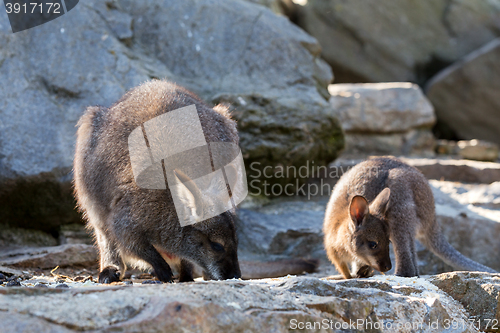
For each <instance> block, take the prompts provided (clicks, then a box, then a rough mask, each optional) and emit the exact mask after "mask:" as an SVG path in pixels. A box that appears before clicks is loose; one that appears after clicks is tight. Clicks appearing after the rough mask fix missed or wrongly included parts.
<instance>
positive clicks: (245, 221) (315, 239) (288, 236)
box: [237, 199, 326, 259]
mask: <svg viewBox="0 0 500 333" xmlns="http://www.w3.org/2000/svg"><path fill="white" fill-rule="evenodd" d="M325 206H326V200H325V199H322V200H319V201H309V202H307V201H297V200H295V201H288V202H287V201H284V202H277V203H272V204H269V205H265V206H263V207H257V208H252V209H244V208H243V209H240V210H239V211H238V218H239V221H238V224H237V226H238V228H237V231H238V238H239V246H238V249H239V255H240V256H241V257H242V258H254V257H257V258H259V256H261V257H263V258H269V257H277V258H279V257H304V258H321V259H325V256H326V254H325V251H324V249H323V236H322V228H323V218H324V215H325V212H324V210H325Z"/></svg>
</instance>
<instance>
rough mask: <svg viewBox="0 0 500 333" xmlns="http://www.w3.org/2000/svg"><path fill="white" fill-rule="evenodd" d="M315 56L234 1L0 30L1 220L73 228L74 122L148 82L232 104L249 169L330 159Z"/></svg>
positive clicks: (107, 9) (323, 75) (201, 0)
mask: <svg viewBox="0 0 500 333" xmlns="http://www.w3.org/2000/svg"><path fill="white" fill-rule="evenodd" d="M0 15H1V16H0V18H1V19H2V22H8V21H7V17H6V15H5V13H4V12H3V11H0ZM319 52H320V47H319V45H318V43H317V41H316V40H315V39H314V38H312V37H310V36H309V35H307V34H306V33H305V32H303V31H302V30H300V29H299V28H298V27H296V26H294V25H293V24H291V23H290V22H289V21H288V20H287V19H286V18H285V17H282V16H278V15H276V14H274V13H273V12H272V11H271V10H269V9H267V8H266V7H264V6H261V5H255V4H252V3H250V2H245V1H239V0H229V1H220V0H188V1H173V0H156V1H154V2H151V1H109V2H101V1H85V2H80V3H79V5H78V6H77V7H75V9H74V10H72V11H71V12H69V13H68V14H67V15H64V16H62V17H60V18H58V19H56V20H54V21H51V22H49V23H47V24H44V25H42V26H39V27H37V28H34V29H30V30H26V31H23V32H19V33H16V34H12V33H11V32H10V29H9V28H8V26H7V25H6V24H3V23H2V26H1V27H0V66H1V71H0V81H1V82H4V83H5V84H2V86H1V87H0V119H1V121H0V184H1V187H0V188H1V190H0V212H1V213H0V218H1V219H2V222H3V223H9V224H15V225H18V226H25V227H32V228H45V229H50V230H53V229H54V228H56V227H57V226H58V225H60V224H64V223H72V222H74V221H77V220H78V219H79V216H78V215H77V214H76V213H75V211H74V206H75V204H74V201H73V200H72V199H71V187H70V180H71V174H70V170H71V165H72V158H73V146H74V140H75V125H76V122H77V120H78V118H79V117H80V115H81V114H82V113H83V110H84V109H85V107H86V106H88V105H96V104H99V105H104V106H109V105H111V103H113V102H115V101H116V100H117V99H118V98H119V97H120V96H121V95H122V94H123V93H124V92H125V91H126V90H127V89H129V88H131V87H134V86H136V85H138V84H140V83H141V82H144V81H146V80H148V79H151V78H167V79H170V80H173V81H175V82H177V83H179V84H181V85H184V86H186V87H187V88H189V89H192V90H194V91H195V92H196V93H198V94H199V95H200V96H201V97H202V98H203V99H205V100H206V101H207V102H208V103H218V102H224V101H228V102H232V103H233V108H234V117H235V118H236V119H237V120H238V122H239V130H240V133H241V140H240V142H241V147H242V150H243V154H244V156H245V158H246V160H247V162H251V161H258V162H260V163H262V164H271V165H273V164H277V163H285V164H291V165H300V164H301V163H302V162H303V161H304V160H307V159H314V160H316V161H317V163H327V162H328V161H331V160H332V159H334V158H335V157H336V155H337V152H338V150H339V149H340V148H341V147H342V145H343V141H342V133H341V129H340V127H339V125H338V122H337V121H336V119H335V118H334V116H333V114H332V112H331V109H330V107H329V105H328V102H327V100H326V87H327V85H328V83H329V82H330V81H331V79H332V73H331V70H330V69H329V68H328V66H327V65H326V64H325V63H324V62H322V60H320V59H319V58H318V56H319ZM7 83H8V84H7Z"/></svg>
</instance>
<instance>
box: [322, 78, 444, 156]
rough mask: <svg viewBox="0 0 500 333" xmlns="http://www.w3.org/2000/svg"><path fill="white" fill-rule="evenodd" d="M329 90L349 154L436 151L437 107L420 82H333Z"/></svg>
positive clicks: (403, 153) (431, 152)
mask: <svg viewBox="0 0 500 333" xmlns="http://www.w3.org/2000/svg"><path fill="white" fill-rule="evenodd" d="M328 91H329V92H330V95H331V97H330V105H331V106H332V108H333V110H334V112H335V116H336V117H337V118H338V119H339V120H340V123H341V124H342V128H343V130H344V131H345V141H346V145H345V153H346V154H357V155H366V154H376V155H377V154H378V155H424V156H425V155H427V156H429V155H431V156H432V155H433V154H434V145H435V142H434V137H433V135H432V133H431V131H430V128H431V127H432V125H433V124H434V122H435V120H436V119H435V116H434V109H433V107H432V105H431V104H430V102H429V101H428V100H427V98H426V97H425V96H424V94H423V93H422V90H421V89H420V88H419V87H418V86H417V85H416V84H412V83H409V82H391V83H367V84H331V85H329V86H328Z"/></svg>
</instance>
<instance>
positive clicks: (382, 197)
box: [370, 187, 391, 215]
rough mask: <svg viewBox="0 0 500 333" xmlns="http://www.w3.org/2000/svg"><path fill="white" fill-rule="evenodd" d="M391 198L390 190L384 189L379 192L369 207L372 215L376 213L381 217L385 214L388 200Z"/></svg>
mask: <svg viewBox="0 0 500 333" xmlns="http://www.w3.org/2000/svg"><path fill="white" fill-rule="evenodd" d="M390 197H391V189H390V188H388V187H386V188H384V189H383V190H382V192H380V193H379V194H378V195H377V197H376V198H375V200H373V202H372V204H371V205H370V210H371V211H372V212H373V213H375V212H376V213H378V214H381V215H385V213H387V208H389V199H390Z"/></svg>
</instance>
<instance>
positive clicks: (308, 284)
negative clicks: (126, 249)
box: [0, 276, 500, 332]
mask: <svg viewBox="0 0 500 333" xmlns="http://www.w3.org/2000/svg"><path fill="white" fill-rule="evenodd" d="M447 278H448V277H447V276H437V277H433V278H431V279H423V278H409V279H408V278H398V277H394V276H377V277H372V278H370V279H359V280H356V279H354V280H346V281H332V280H328V279H319V278H314V277H285V278H279V279H266V280H250V281H237V280H230V281H223V282H194V283H182V284H162V285H134V286H129V287H95V284H94V287H92V286H90V285H88V283H87V285H88V286H86V287H83V286H81V287H79V288H78V287H74V288H69V289H64V290H61V289H53V288H44V289H40V288H26V287H24V288H3V287H1V286H0V310H1V311H0V314H1V315H2V316H4V315H11V316H10V318H12V319H9V320H7V321H5V322H6V323H8V324H9V326H8V327H7V329H10V331H13V329H14V328H16V327H22V326H21V325H22V323H20V322H19V321H21V320H22V321H24V322H27V323H33V324H34V325H41V323H43V322H45V321H47V322H50V325H47V327H48V328H51V329H52V330H53V331H56V332H57V331H61V332H67V331H71V330H75V331H77V330H96V331H98V332H149V331H159V332H160V331H161V332H165V331H168V332H201V331H203V332H288V331H289V330H296V329H298V328H299V327H296V326H294V325H298V323H299V322H302V323H303V325H310V327H309V326H305V327H304V330H303V331H315V332H327V331H328V332H332V331H333V332H342V331H346V330H348V329H350V330H352V331H356V332H365V331H366V332H380V331H384V332H416V331H418V332H445V331H450V330H449V329H448V330H446V325H447V323H448V321H449V322H450V324H451V322H456V323H457V324H458V326H459V328H458V329H456V330H453V332H478V331H477V330H476V329H475V328H474V327H470V326H468V325H467V320H468V319H469V318H470V317H469V313H468V312H467V311H466V309H464V307H463V306H462V304H460V303H459V302H457V301H456V300H455V299H453V297H455V296H453V295H452V296H450V295H449V294H447V293H445V292H443V291H441V290H440V289H439V288H438V287H436V286H435V285H434V284H432V283H430V282H429V281H430V280H431V281H434V280H435V279H440V280H446V279H447ZM492 281H493V280H492ZM494 284H495V288H498V285H500V284H499V283H498V282H494ZM457 296H460V295H457ZM68 309H70V311H68ZM323 320H324V321H323ZM368 322H370V323H371V325H372V328H371V329H369V326H368V327H366V326H364V325H369V324H368ZM315 323H316V324H315ZM322 323H326V325H327V326H326V327H324V326H322ZM358 323H359V326H357V325H358ZM412 323H413V325H416V326H415V327H416V328H414V329H405V328H404V326H405V325H407V326H408V325H411V324H412ZM313 325H316V326H313ZM330 325H331V327H332V329H329V327H330ZM342 325H344V326H342ZM353 325H354V326H353ZM342 327H344V329H343V330H342ZM373 327H378V329H376V328H373ZM448 328H449V327H448Z"/></svg>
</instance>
